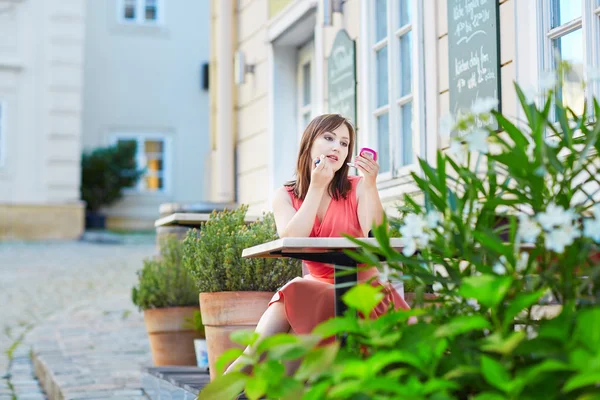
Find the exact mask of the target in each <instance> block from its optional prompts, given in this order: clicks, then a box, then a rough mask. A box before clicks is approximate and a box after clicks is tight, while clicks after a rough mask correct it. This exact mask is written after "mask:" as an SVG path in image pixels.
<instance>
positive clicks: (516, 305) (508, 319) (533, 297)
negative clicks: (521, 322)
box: [504, 289, 546, 327]
mask: <svg viewBox="0 0 600 400" xmlns="http://www.w3.org/2000/svg"><path fill="white" fill-rule="evenodd" d="M544 293H546V289H540V290H538V291H537V292H533V293H522V294H519V295H518V296H517V297H515V299H514V300H513V301H511V302H510V305H509V306H508V308H507V309H506V311H505V312H504V326H505V327H506V326H508V325H510V324H512V323H513V322H514V318H515V317H516V316H517V315H518V314H519V313H520V312H521V311H522V310H524V309H526V308H529V307H531V306H532V305H534V304H536V303H537V302H538V301H539V299H541V298H542V296H544Z"/></svg>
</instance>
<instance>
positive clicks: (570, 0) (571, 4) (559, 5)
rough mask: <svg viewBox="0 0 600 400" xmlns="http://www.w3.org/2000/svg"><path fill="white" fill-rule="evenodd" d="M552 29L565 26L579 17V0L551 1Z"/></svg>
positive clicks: (580, 2)
mask: <svg viewBox="0 0 600 400" xmlns="http://www.w3.org/2000/svg"><path fill="white" fill-rule="evenodd" d="M551 1H552V9H551V10H552V27H553V28H556V27H557V26H560V25H563V24H566V23H567V22H569V21H573V20H574V19H576V18H579V17H581V4H582V1H581V0H551Z"/></svg>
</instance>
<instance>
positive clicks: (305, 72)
mask: <svg viewBox="0 0 600 400" xmlns="http://www.w3.org/2000/svg"><path fill="white" fill-rule="evenodd" d="M302 85H303V86H304V87H303V88H302V105H303V106H307V105H309V104H310V62H307V63H306V64H304V65H303V66H302Z"/></svg>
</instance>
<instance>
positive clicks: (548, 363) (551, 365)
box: [520, 360, 572, 382]
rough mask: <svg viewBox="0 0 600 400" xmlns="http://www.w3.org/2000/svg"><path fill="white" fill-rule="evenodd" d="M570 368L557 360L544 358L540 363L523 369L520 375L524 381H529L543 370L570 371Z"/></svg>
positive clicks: (534, 378)
mask: <svg viewBox="0 0 600 400" xmlns="http://www.w3.org/2000/svg"><path fill="white" fill-rule="evenodd" d="M570 370H572V368H571V367H570V366H569V365H568V364H565V363H563V362H561V361H558V360H544V361H542V362H541V363H539V364H537V365H535V366H533V367H531V368H529V369H527V370H525V371H524V372H522V373H521V374H520V375H521V376H523V378H524V380H525V382H531V381H534V380H536V379H537V378H538V376H539V375H540V374H542V373H544V372H557V371H570Z"/></svg>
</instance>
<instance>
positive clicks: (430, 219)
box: [425, 211, 442, 229]
mask: <svg viewBox="0 0 600 400" xmlns="http://www.w3.org/2000/svg"><path fill="white" fill-rule="evenodd" d="M425 220H426V222H427V227H428V228H429V229H435V228H436V227H437V226H438V225H439V224H440V221H441V220H442V213H440V212H439V211H429V212H428V213H427V215H426V216H425Z"/></svg>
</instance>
